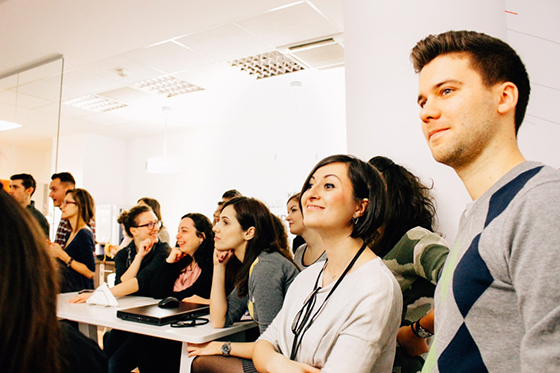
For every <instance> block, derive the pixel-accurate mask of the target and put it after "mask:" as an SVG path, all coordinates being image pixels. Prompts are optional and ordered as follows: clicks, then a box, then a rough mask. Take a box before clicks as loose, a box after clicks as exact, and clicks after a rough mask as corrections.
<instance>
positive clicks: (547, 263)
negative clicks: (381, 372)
mask: <svg viewBox="0 0 560 373" xmlns="http://www.w3.org/2000/svg"><path fill="white" fill-rule="evenodd" d="M559 228H560V172H558V171H557V170H554V169H552V168H550V167H547V166H543V165H542V164H539V163H536V162H524V163H522V164H520V165H518V166H516V167H515V168H513V169H512V170H511V171H509V172H508V173H507V174H506V175H504V176H503V177H502V178H501V179H500V180H499V181H498V182H497V183H496V184H494V185H493V186H492V187H491V188H490V189H489V190H488V191H487V192H486V193H485V194H484V195H482V196H481V197H480V198H478V199H477V200H475V201H474V202H472V203H471V204H469V206H468V207H467V209H466V211H465V212H464V213H463V216H462V218H461V222H460V226H459V233H458V236H457V241H456V244H455V247H454V248H453V249H452V251H451V252H450V253H449V256H448V259H447V262H446V264H445V267H444V272H443V275H442V277H441V279H440V281H439V283H438V286H437V288H436V298H435V307H436V328H435V329H436V330H435V331H436V337H435V341H434V343H433V344H432V348H431V350H430V353H429V355H428V358H427V360H426V364H425V365H424V369H423V372H442V373H446V372H453V373H460V372H477V373H478V372H507V373H513V372H558V369H559V367H560V286H559V280H558V275H559V274H560V229H559Z"/></svg>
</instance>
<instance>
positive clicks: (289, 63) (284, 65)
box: [230, 51, 304, 79]
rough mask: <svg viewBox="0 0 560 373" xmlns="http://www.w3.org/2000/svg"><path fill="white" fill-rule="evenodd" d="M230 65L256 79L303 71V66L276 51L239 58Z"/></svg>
mask: <svg viewBox="0 0 560 373" xmlns="http://www.w3.org/2000/svg"><path fill="white" fill-rule="evenodd" d="M230 64H231V66H234V67H238V68H239V69H241V71H245V72H247V73H249V74H250V75H254V76H256V77H257V79H264V78H269V77H272V76H278V75H284V74H288V73H293V72H296V71H300V70H304V67H303V66H301V65H299V64H298V63H296V62H295V61H293V60H291V59H290V58H288V57H286V56H284V55H283V54H282V53H280V52H277V51H274V52H269V53H262V54H257V55H255V56H251V57H246V58H240V59H237V60H233V61H230Z"/></svg>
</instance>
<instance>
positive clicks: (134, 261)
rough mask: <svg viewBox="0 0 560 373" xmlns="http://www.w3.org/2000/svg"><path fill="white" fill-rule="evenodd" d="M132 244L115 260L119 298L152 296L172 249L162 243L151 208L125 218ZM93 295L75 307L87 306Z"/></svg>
mask: <svg viewBox="0 0 560 373" xmlns="http://www.w3.org/2000/svg"><path fill="white" fill-rule="evenodd" d="M122 220H123V225H124V229H125V230H126V233H127V234H129V235H130V236H131V237H132V242H130V244H128V246H126V247H125V248H124V249H122V250H120V251H119V252H118V253H117V255H116V256H115V273H116V276H115V286H114V287H112V288H111V289H110V290H111V293H113V295H114V296H115V297H122V296H125V295H129V294H136V295H144V296H150V294H151V292H150V286H151V282H152V279H153V278H154V276H155V274H156V273H157V272H158V270H159V268H160V267H161V265H162V264H163V262H164V260H165V258H166V257H167V255H168V253H169V250H170V248H169V245H168V244H166V243H165V242H161V241H159V240H158V238H157V235H158V231H159V224H160V223H159V221H158V219H157V218H156V215H155V214H154V213H153V211H152V209H151V208H150V207H149V206H134V207H133V208H131V209H130V210H129V211H128V213H126V215H125V216H124V217H123V219H122ZM90 296H91V294H80V295H78V296H76V297H74V298H73V299H71V300H70V302H71V303H83V302H85V301H86V300H87V299H88V298H89V297H90Z"/></svg>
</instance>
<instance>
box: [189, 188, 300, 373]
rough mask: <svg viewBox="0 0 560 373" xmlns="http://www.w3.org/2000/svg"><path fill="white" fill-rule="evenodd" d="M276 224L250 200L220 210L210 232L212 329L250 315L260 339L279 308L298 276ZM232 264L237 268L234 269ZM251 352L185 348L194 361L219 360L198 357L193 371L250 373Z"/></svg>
mask: <svg viewBox="0 0 560 373" xmlns="http://www.w3.org/2000/svg"><path fill="white" fill-rule="evenodd" d="M276 219H277V218H275V217H274V216H273V215H272V213H271V212H270V211H269V210H268V208H267V207H266V206H265V205H264V204H263V203H262V202H260V201H258V200H256V199H253V198H248V197H236V198H234V199H232V200H230V201H228V202H226V203H225V204H224V207H223V209H222V212H221V214H220V221H219V222H218V224H216V226H214V234H215V238H214V247H215V250H214V274H213V279H212V290H211V294H210V321H211V322H212V325H213V326H214V327H215V328H222V327H226V326H229V325H231V324H232V323H234V322H236V321H239V320H240V319H241V317H242V316H243V314H245V312H246V311H247V310H249V314H250V315H251V317H252V318H253V320H255V321H256V322H257V323H258V325H259V331H260V333H263V332H264V331H265V330H266V328H267V327H268V325H270V323H271V322H272V320H273V319H274V317H275V316H276V314H277V313H278V311H279V310H280V308H281V307H282V303H283V301H284V297H285V295H286V292H287V290H288V287H289V286H290V284H291V283H292V280H293V279H294V278H295V277H296V276H297V274H298V272H299V270H298V269H297V267H296V265H295V264H294V262H293V261H292V259H291V257H290V253H289V251H288V247H287V239H286V233H285V231H284V229H283V225H279V224H277V222H276ZM235 262H237V264H239V263H241V264H240V265H237V268H233V266H234V265H235V264H236V263H235ZM232 269H233V270H232ZM226 276H227V277H229V276H233V280H234V284H235V287H234V289H233V291H232V292H231V293H230V294H229V295H227V294H226ZM252 349H253V343H233V344H232V343H229V342H225V343H224V342H210V343H206V344H201V345H195V344H189V352H190V354H191V355H192V356H195V355H222V356H199V357H198V358H196V359H195V360H194V361H193V365H192V371H193V372H253V371H255V370H254V367H253V364H252V362H251V360H249V359H250V358H251V357H252ZM233 356H236V357H238V358H234V357H233Z"/></svg>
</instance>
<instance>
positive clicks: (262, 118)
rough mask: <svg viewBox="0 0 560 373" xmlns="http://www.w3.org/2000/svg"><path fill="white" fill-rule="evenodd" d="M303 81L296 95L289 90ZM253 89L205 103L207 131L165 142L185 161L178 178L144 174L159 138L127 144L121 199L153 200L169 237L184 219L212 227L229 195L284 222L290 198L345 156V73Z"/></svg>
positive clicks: (315, 74)
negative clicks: (237, 194)
mask: <svg viewBox="0 0 560 373" xmlns="http://www.w3.org/2000/svg"><path fill="white" fill-rule="evenodd" d="M293 80H297V81H301V82H302V85H303V87H302V88H301V89H300V90H295V89H293V88H290V82H291V81H293ZM257 83H258V84H256V86H255V87H254V88H252V89H247V88H244V89H243V90H242V91H235V90H230V91H222V92H218V93H216V95H213V96H212V102H208V103H206V105H207V106H206V108H205V110H206V112H207V114H206V118H205V123H204V125H201V126H199V127H197V128H194V129H189V130H184V131H180V132H174V133H172V134H169V136H168V143H167V148H168V154H169V155H171V156H176V157H179V158H181V159H182V160H183V171H182V173H180V174H177V175H155V174H147V173H146V172H145V160H146V158H150V157H155V156H162V155H163V145H162V144H163V135H162V136H159V137H157V138H143V139H136V140H131V141H129V142H128V144H127V170H126V179H127V181H126V190H127V193H126V198H125V203H126V204H128V205H133V204H135V203H136V200H137V199H138V198H140V197H144V196H147V197H152V198H156V199H157V200H158V201H159V202H160V203H161V205H162V215H163V219H164V221H165V224H166V225H167V226H168V227H169V230H170V231H171V232H174V231H175V230H176V227H177V225H178V222H179V219H180V217H181V216H182V215H183V214H186V213H188V212H201V213H203V214H205V215H207V216H208V217H209V218H210V219H211V218H212V213H213V212H214V210H215V208H216V202H217V201H218V200H220V198H221V195H222V193H223V192H224V191H226V190H228V189H232V188H235V189H238V190H239V191H241V192H242V193H243V194H244V195H247V196H253V197H256V198H259V199H261V200H263V201H264V202H266V203H267V204H268V206H269V207H270V208H271V210H272V211H273V212H274V213H276V214H278V215H281V214H285V204H286V199H287V197H288V195H290V194H292V193H293V192H296V191H299V190H300V189H301V186H302V183H303V181H304V179H305V177H306V176H307V174H308V173H309V171H310V170H311V168H312V167H313V166H314V165H315V164H316V163H317V162H318V161H319V160H320V159H322V158H323V157H325V156H327V155H330V154H335V153H345V152H346V134H345V111H344V106H345V104H344V70H343V69H340V68H339V69H332V70H326V71H310V72H302V73H293V74H288V75H285V76H281V77H275V78H270V79H264V80H262V81H259V82H257Z"/></svg>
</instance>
